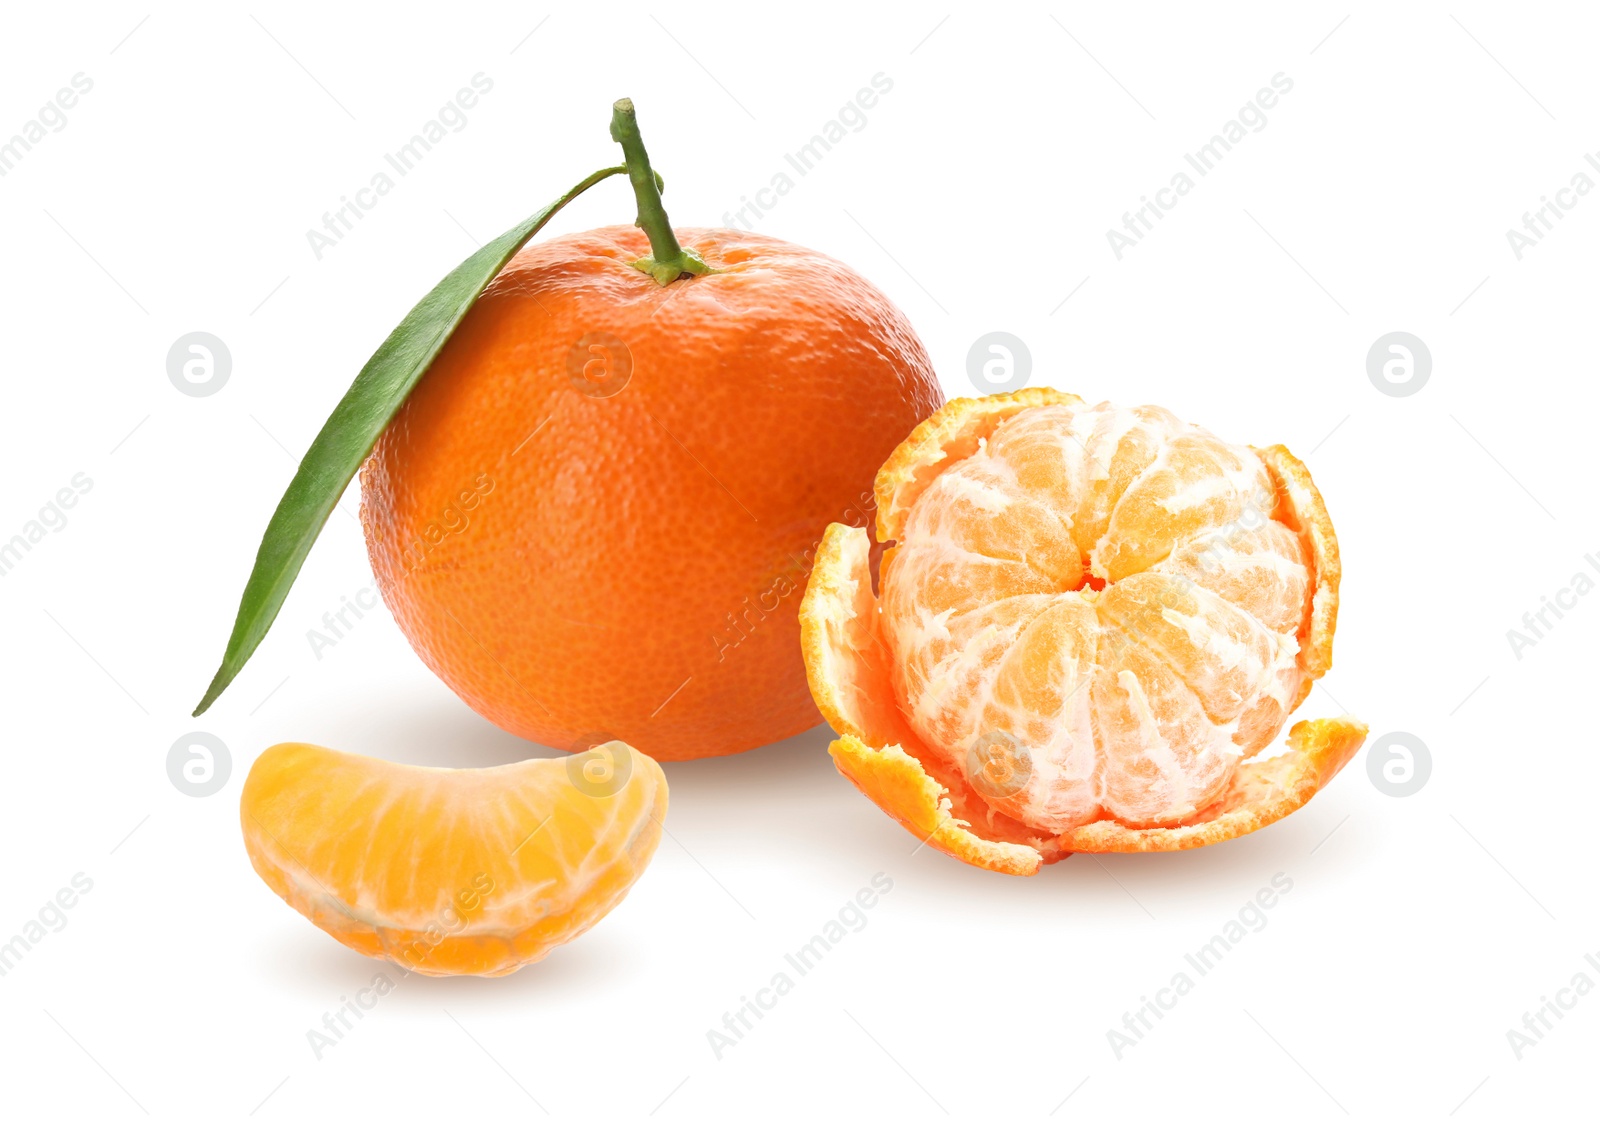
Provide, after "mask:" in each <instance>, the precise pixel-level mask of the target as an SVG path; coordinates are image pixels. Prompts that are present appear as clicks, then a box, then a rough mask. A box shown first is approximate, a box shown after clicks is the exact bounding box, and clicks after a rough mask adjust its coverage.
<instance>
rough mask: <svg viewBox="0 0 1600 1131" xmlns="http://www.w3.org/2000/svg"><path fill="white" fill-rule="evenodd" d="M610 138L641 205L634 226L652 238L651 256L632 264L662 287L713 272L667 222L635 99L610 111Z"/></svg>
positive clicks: (628, 100) (620, 101) (626, 100)
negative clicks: (618, 150)
mask: <svg viewBox="0 0 1600 1131" xmlns="http://www.w3.org/2000/svg"><path fill="white" fill-rule="evenodd" d="M611 138H612V140H613V141H615V142H617V143H618V144H619V145H621V146H622V159H623V162H624V163H625V164H626V166H627V169H628V180H629V181H630V182H631V183H632V184H633V195H634V199H635V200H637V201H638V204H639V214H638V218H637V219H636V220H634V223H635V224H636V225H637V226H638V227H640V228H642V229H643V230H644V234H645V235H647V236H649V237H650V252H651V254H650V255H649V256H647V257H646V258H644V259H640V260H637V261H635V263H634V264H633V265H634V266H635V267H637V268H638V269H639V270H641V271H643V272H644V273H645V274H647V275H649V276H650V277H651V278H653V279H654V280H655V281H656V282H658V283H660V284H661V285H662V286H666V285H667V284H668V283H670V282H672V281H673V280H674V279H676V278H678V277H679V276H681V275H704V274H705V273H706V272H708V271H710V270H711V268H709V267H707V266H706V262H705V260H703V259H701V258H700V256H698V255H696V254H695V253H694V252H692V251H690V250H689V249H687V248H685V247H683V246H681V245H680V244H679V243H678V237H677V236H676V235H674V234H673V232H672V223H671V222H670V221H669V220H668V219H667V210H666V209H665V208H664V207H662V204H661V192H660V189H659V188H658V187H657V184H658V178H657V177H656V175H655V173H654V172H653V171H652V170H651V168H650V155H649V154H648V153H646V152H645V148H644V138H643V137H642V136H640V134H639V119H638V117H637V116H636V115H635V114H634V110H633V99H631V98H619V99H617V101H616V102H615V103H614V104H613V105H612V107H611Z"/></svg>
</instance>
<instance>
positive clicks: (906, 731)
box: [800, 523, 1064, 875]
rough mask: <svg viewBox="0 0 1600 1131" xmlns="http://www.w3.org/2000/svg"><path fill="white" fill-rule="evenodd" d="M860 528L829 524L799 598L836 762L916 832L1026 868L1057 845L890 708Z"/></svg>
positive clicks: (974, 858)
mask: <svg viewBox="0 0 1600 1131" xmlns="http://www.w3.org/2000/svg"><path fill="white" fill-rule="evenodd" d="M870 549H871V542H870V540H869V539H868V537H867V532H866V531H865V530H863V529H860V528H858V527H852V526H845V525H844V524H842V523H834V524H832V525H830V526H829V527H828V529H827V531H826V532H825V533H824V534H823V536H822V542H821V543H820V544H819V545H818V547H817V553H816V557H815V559H814V561H813V564H812V569H811V582H810V585H809V586H808V587H807V589H806V595H805V598H804V600H803V601H802V602H801V605H800V643H801V649H802V651H803V653H804V656H805V664H806V675H807V678H808V679H809V681H810V684H811V693H812V695H813V696H814V697H815V699H816V703H817V707H818V709H819V710H821V711H822V714H823V717H825V718H826V719H827V720H828V722H829V724H830V725H831V726H832V727H833V728H834V730H836V731H837V732H838V733H839V734H840V735H841V736H842V738H841V740H840V741H838V742H835V743H833V744H832V745H831V746H830V747H829V753H830V754H832V755H833V760H834V765H835V766H837V767H838V769H839V772H840V773H842V774H844V776H845V777H847V778H849V779H850V780H851V781H852V782H854V783H855V784H856V786H857V787H858V788H859V789H860V790H861V791H862V792H863V793H865V794H866V795H867V796H868V797H869V798H871V799H872V800H873V801H874V802H876V803H877V805H878V806H879V808H881V809H883V811H884V812H886V813H888V814H889V815H890V816H892V817H894V818H895V819H896V820H897V821H899V822H900V823H901V824H902V825H903V826H905V828H906V829H908V830H909V831H910V832H911V833H912V834H913V835H914V836H916V837H917V838H918V839H919V840H925V841H927V842H928V843H929V844H932V845H933V846H934V847H935V848H938V849H939V850H940V851H941V852H945V853H948V854H949V855H951V856H954V857H955V858H956V859H958V860H964V861H966V862H967V863H969V864H976V865H978V866H979V867H983V868H990V869H992V870H996V871H1003V872H1012V873H1013V874H1017V875H1030V874H1032V873H1033V872H1036V871H1038V869H1039V865H1040V864H1041V863H1044V864H1048V863H1052V862H1054V861H1056V860H1058V859H1060V858H1061V857H1062V856H1063V855H1064V853H1062V852H1061V850H1060V849H1059V848H1057V847H1056V846H1055V844H1054V841H1053V838H1052V837H1050V836H1049V835H1047V834H1044V833H1041V832H1039V831H1037V830H1034V829H1029V828H1027V827H1025V826H1023V825H1021V824H1019V823H1018V822H1016V821H1014V820H1012V819H1011V818H1010V817H1008V816H1006V815H1005V814H1004V813H1000V812H997V811H995V810H994V809H993V808H992V807H991V806H990V805H989V804H988V802H987V800H986V799H985V798H984V796H983V795H982V794H980V793H979V792H977V791H976V790H974V789H973V787H972V786H971V785H970V784H969V783H968V782H967V780H966V778H965V776H963V774H962V773H961V771H960V770H959V769H958V768H957V767H953V766H947V765H942V764H940V763H939V762H938V761H937V760H936V759H935V758H934V757H933V755H932V754H931V753H930V752H929V751H928V748H927V747H926V746H925V745H924V744H923V743H922V741H921V740H920V739H919V738H918V737H917V736H916V734H915V732H913V731H912V730H911V728H910V727H909V726H907V725H906V723H905V720H904V719H903V718H902V717H901V716H900V714H899V712H898V710H897V709H896V708H895V701H894V689H893V686H892V684H891V682H890V679H889V660H888V653H887V651H886V650H885V648H884V645H883V640H882V636H881V634H880V631H879V622H878V602H877V598H876V597H875V596H874V595H873V592H872V575H871V570H870V566H869V551H870Z"/></svg>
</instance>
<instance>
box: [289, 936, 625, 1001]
mask: <svg viewBox="0 0 1600 1131" xmlns="http://www.w3.org/2000/svg"><path fill="white" fill-rule="evenodd" d="M295 926H296V928H297V929H296V930H295V931H294V932H293V934H292V937H286V938H285V939H284V941H283V943H282V945H280V946H277V947H275V948H274V949H273V950H272V951H271V952H270V957H267V958H265V959H264V960H263V962H264V964H265V965H266V966H268V967H269V969H268V971H267V973H269V974H270V976H271V977H272V980H273V982H274V983H275V984H279V985H293V986H294V988H295V991H296V992H297V993H303V994H305V995H307V998H308V1000H311V1001H314V1002H315V1001H326V1002H335V1001H338V1000H339V999H340V996H341V995H344V996H346V997H348V996H352V995H354V994H355V992H356V991H358V990H362V989H365V988H367V987H369V986H372V985H373V984H374V980H375V979H376V978H378V976H379V975H384V976H386V977H388V978H389V979H390V981H391V982H393V983H394V989H393V990H392V991H391V993H392V994H393V995H394V996H393V997H390V996H389V995H387V994H386V995H384V996H385V997H386V998H388V999H389V1000H391V1001H396V1002H410V1003H412V1007H413V1008H434V1007H438V1006H444V1007H445V1008H449V1007H450V1006H452V1005H455V1004H458V1003H459V1004H467V1003H470V1002H474V1001H481V1000H486V999H489V998H493V999H494V1000H496V1001H504V1000H505V999H506V997H507V996H510V997H512V998H515V997H518V996H526V997H528V998H530V999H537V1000H538V1001H540V1002H544V1003H548V1004H560V1003H564V1002H567V1001H569V1000H570V1001H574V1002H582V1001H592V1000H593V998H594V997H595V995H596V994H597V993H604V992H606V987H608V986H611V985H614V984H615V982H616V979H617V971H618V970H619V969H623V968H625V967H627V966H628V965H629V964H630V962H632V961H633V960H634V958H635V956H634V955H633V954H632V946H633V944H631V943H630V942H629V940H628V939H627V938H625V937H624V936H623V935H621V934H618V933H615V932H612V931H608V930H606V929H605V926H606V925H605V924H604V923H601V924H600V925H598V926H596V927H595V928H594V929H593V930H591V931H589V932H587V933H586V934H584V935H583V936H581V937H580V938H577V939H575V940H573V941H572V942H570V943H568V944H566V945H565V946H559V947H556V948H555V949H554V950H552V951H551V952H550V953H549V954H548V955H546V956H545V957H544V958H543V959H541V960H540V961H538V962H535V963H532V964H530V965H528V966H524V967H523V968H522V969H520V970H517V971H515V972H513V973H510V974H507V975H505V976H503V977H498V978H473V977H444V978H438V977H430V976H428V975H426V974H418V973H414V972H410V971H407V970H405V969H404V968H403V967H401V966H399V965H397V964H395V963H392V962H386V961H383V960H382V959H377V958H369V957H367V956H366V955H364V954H358V953H356V952H355V951H353V950H350V949H349V948H347V947H345V946H342V945H341V944H339V943H338V942H336V941H335V940H334V939H332V938H330V937H328V936H327V935H324V934H323V933H322V932H320V931H316V930H311V931H306V930H300V929H298V928H300V927H303V926H304V924H296V925H295Z"/></svg>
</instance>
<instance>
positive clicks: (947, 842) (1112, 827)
mask: <svg viewBox="0 0 1600 1131" xmlns="http://www.w3.org/2000/svg"><path fill="white" fill-rule="evenodd" d="M876 496H877V509H878V531H877V533H878V540H879V541H880V542H883V543H885V544H888V548H887V549H886V550H885V551H884V554H883V560H882V564H881V566H880V568H879V577H880V581H879V588H878V592H877V594H876V595H875V594H874V592H873V588H872V577H871V573H870V569H869V552H870V544H869V541H868V538H867V532H866V531H865V530H862V529H858V528H855V527H849V526H843V525H840V524H838V523H835V524H834V525H832V526H830V527H829V528H828V531H827V533H826V535H825V536H824V538H823V540H822V544H821V546H820V547H819V549H818V553H817V557H816V562H815V565H814V567H813V570H812V574H811V581H810V584H809V586H808V588H807V590H806V596H805V600H804V602H803V603H802V605H801V610H800V623H801V639H802V644H803V647H804V650H805V659H806V671H807V674H808V677H809V679H810V682H811V692H812V695H813V697H814V698H815V699H816V701H817V705H818V706H819V707H820V708H821V709H822V713H823V714H824V715H825V716H826V717H827V719H828V721H829V722H830V723H832V724H833V726H834V729H836V730H837V731H838V732H839V738H838V740H837V741H835V742H834V743H833V744H832V746H831V747H830V751H831V753H832V754H833V758H834V762H835V763H836V764H837V766H838V767H839V769H840V771H841V772H842V773H843V774H844V775H845V776H846V777H848V778H850V779H851V780H852V781H854V782H855V783H856V785H857V786H859V787H860V789H861V790H862V792H863V793H865V794H866V795H867V796H868V797H870V798H872V799H873V800H874V801H875V802H877V803H878V805H879V806H881V807H882V808H883V810H884V811H885V812H887V813H888V814H889V815H890V816H892V817H894V818H896V819H897V820H898V821H900V823H901V824H902V825H904V826H905V827H906V828H907V829H909V830H910V831H911V832H913V833H914V834H915V835H917V836H918V837H919V838H922V839H924V840H926V841H928V842H930V843H932V844H934V845H936V846H937V847H939V848H940V849H942V850H943V851H945V852H947V853H949V854H950V855H952V856H954V857H956V858H957V859H960V860H965V861H967V862H968V863H970V864H976V865H979V866H980V867H984V868H990V869H993V870H995V871H999V872H1011V873H1015V874H1019V875H1031V874H1032V873H1034V872H1036V871H1038V869H1039V866H1040V864H1043V863H1052V862H1054V861H1056V860H1059V859H1061V858H1062V857H1063V856H1065V855H1067V854H1069V853H1071V852H1149V851H1167V850H1171V849H1181V848H1193V847H1196V846H1198V845H1204V844H1212V843H1215V842H1217V841H1221V840H1228V839H1231V838H1233V837H1236V836H1241V835H1243V834H1244V833H1248V832H1252V831H1254V830H1255V829H1258V828H1260V827H1262V826H1263V825H1266V824H1270V823H1271V822H1273V821H1276V820H1278V819H1279V818H1281V817H1284V816H1286V815H1287V814H1289V813H1291V812H1293V811H1294V810H1296V809H1298V808H1299V807H1300V806H1302V805H1304V804H1305V803H1306V802H1307V801H1308V800H1310V798H1311V796H1312V794H1314V793H1316V791H1317V790H1318V789H1320V788H1321V787H1322V786H1324V785H1325V784H1327V782H1328V781H1329V779H1330V778H1332V777H1333V775H1334V774H1335V773H1337V772H1338V771H1339V770H1340V769H1341V768H1342V767H1343V766H1344V764H1345V763H1346V762H1348V761H1349V760H1350V758H1351V757H1352V756H1353V755H1354V754H1355V752H1356V750H1357V749H1359V748H1360V746H1361V743H1362V740H1363V739H1364V738H1365V736H1366V727H1365V726H1364V725H1363V724H1361V723H1359V722H1357V721H1355V720H1354V719H1349V718H1340V719H1316V720H1307V721H1303V722H1300V723H1297V724H1295V726H1294V727H1293V728H1292V729H1291V730H1290V732H1289V740H1288V745H1289V752H1288V753H1287V754H1285V755H1283V756H1281V757H1277V758H1272V759H1268V760H1257V761H1249V760H1248V759H1251V758H1252V756H1254V755H1256V754H1257V753H1259V752H1260V751H1261V750H1262V749H1263V748H1265V747H1266V745H1267V744H1268V743H1269V742H1271V741H1272V739H1273V738H1274V737H1275V736H1276V735H1277V734H1278V732H1279V730H1280V729H1282V727H1283V723H1284V721H1285V719H1287V718H1288V716H1289V714H1290V712H1292V711H1293V710H1294V709H1295V708H1296V707H1297V706H1299V704H1300V702H1301V701H1302V700H1303V699H1304V698H1305V696H1306V693H1307V692H1308V691H1309V690H1310V688H1311V683H1312V681H1313V680H1315V679H1316V678H1318V677H1319V676H1321V675H1323V674H1324V673H1325V672H1327V670H1328V668H1329V666H1330V664H1331V662H1332V648H1333V632H1334V621H1335V617H1336V614H1337V610H1338V603H1339V548H1338V543H1337V542H1336V541H1335V539H1334V533H1333V524H1332V523H1331V522H1330V521H1329V519H1328V514H1327V511H1326V509H1325V508H1324V507H1323V503H1322V497H1321V495H1320V494H1318V492H1317V489H1316V487H1315V486H1314V485H1313V484H1312V482H1311V476H1310V475H1309V474H1308V473H1307V471H1306V469H1305V466H1304V465H1303V464H1301V463H1300V461H1299V460H1297V459H1296V458H1295V457H1294V456H1292V455H1290V454H1289V452H1288V450H1287V449H1286V448H1283V447H1272V448H1265V449H1254V448H1246V447H1240V446H1237V445H1233V444H1226V443H1223V442H1222V441H1221V440H1218V439H1217V438H1216V437H1215V436H1213V435H1211V433H1209V432H1207V431H1205V430H1204V429H1202V428H1197V427H1195V426H1194V425H1190V424H1184V423H1183V422H1181V421H1180V420H1178V419H1177V418H1176V417H1175V416H1173V415H1172V413H1170V412H1168V411H1166V410H1165V409H1161V408H1154V407H1150V406H1144V407H1140V408H1131V409H1124V408H1116V407H1114V406H1112V405H1109V404H1100V405H1096V406H1094V407H1093V408H1091V407H1089V406H1087V405H1085V404H1084V402H1083V401H1081V400H1079V399H1078V398H1077V397H1074V396H1071V395H1069V394H1066V393H1060V392H1057V391H1055V390H1053V389H1026V390H1023V391H1022V392H1019V393H1009V394H1004V395H1000V396H992V397H985V398H982V399H979V400H965V399H963V400H954V401H951V402H950V403H949V404H947V405H945V407H944V408H942V409H941V410H939V411H938V412H937V413H935V414H934V415H933V416H932V417H930V418H929V419H928V420H926V421H924V422H923V423H922V424H920V425H919V426H918V427H917V428H916V430H915V431H914V432H912V434H911V435H910V437H909V438H908V439H907V440H906V441H905V442H904V443H903V444H901V445H900V447H899V448H898V449H896V451H895V452H894V454H893V455H892V456H891V457H890V458H889V461H888V463H886V464H885V465H884V466H883V468H882V470H880V471H879V473H878V478H877V483H876Z"/></svg>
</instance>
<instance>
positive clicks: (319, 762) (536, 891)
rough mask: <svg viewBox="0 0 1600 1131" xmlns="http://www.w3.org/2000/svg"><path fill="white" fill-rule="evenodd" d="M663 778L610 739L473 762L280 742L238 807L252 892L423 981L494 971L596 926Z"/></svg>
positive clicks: (654, 828) (641, 846)
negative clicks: (254, 879) (465, 765)
mask: <svg viewBox="0 0 1600 1131" xmlns="http://www.w3.org/2000/svg"><path fill="white" fill-rule="evenodd" d="M666 811H667V780H666V777H665V775H663V774H662V772H661V767H660V766H658V765H657V764H656V763H655V762H654V761H652V760H651V759H649V758H647V757H645V756H644V755H643V754H640V753H639V752H638V751H637V750H634V749H633V748H631V747H629V746H626V745H624V744H623V743H621V742H611V743H607V744H606V745H604V746H597V747H595V748H593V749H592V750H590V751H588V752H587V753H584V754H574V755H572V756H571V757H568V758H535V759H530V760H529V761H526V762H517V763H514V764H512V765H507V766H494V767H491V768H487V769H472V770H451V769H430V768H427V767H422V766H401V765H395V764H392V763H389V762H383V761H380V760H378V759H376V758H366V757H362V756H361V755H359V754H342V753H340V752H339V751H337V750H329V749H327V748H325V747H321V746H310V745H306V744H304V743H298V742H290V743H284V744H282V745H279V746H274V747H272V748H271V749H269V750H267V751H266V752H265V753H263V754H262V755H261V757H259V758H257V759H256V762H255V765H253V766H252V767H251V768H250V777H249V779H248V780H247V781H246V782H245V785H244V793H243V796H242V797H241V798H240V800H239V819H240V824H241V825H242V826H243V827H244V843H245V848H246V849H247V850H248V851H249V853H250V862H251V864H253V865H255V869H256V872H257V873H258V874H259V875H260V876H261V878H262V879H263V880H265V881H266V882H267V886H268V887H270V888H271V889H272V890H273V891H275V892H277V893H278V894H279V895H280V896H282V897H283V899H284V900H285V901H287V902H288V904H289V906H291V907H293V908H294V909H295V910H296V911H298V912H300V914H302V915H304V916H305V917H306V918H307V919H310V920H311V921H312V922H313V923H315V924H316V925H317V926H319V927H321V928H322V929H323V930H324V931H327V932H328V933H329V934H330V935H332V936H333V937H334V938H336V939H338V940H339V941H340V942H342V943H344V944H345V945H346V946H348V947H351V948H353V949H355V950H358V951H360V952H361V953H362V954H366V955H371V956H373V957H375V958H386V959H388V960H390V961H392V962H395V963H397V964H399V965H400V966H402V967H404V968H405V969H406V970H408V971H409V970H414V971H417V972H418V973H422V974H433V975H442V974H485V975H500V974H509V973H511V972H512V971H513V970H516V969H517V968H518V967H520V966H524V965H526V964H527V963H530V962H537V961H538V960H539V959H541V958H543V957H544V956H545V955H546V954H547V953H548V952H549V951H550V949H551V948H552V947H555V946H559V945H560V944H561V943H564V942H568V941H570V940H571V939H573V938H576V937H577V936H578V935H580V934H582V933H583V932H584V931H586V930H588V929H589V928H590V927H592V926H594V925H595V924H596V923H598V922H599V921H600V920H601V919H602V918H604V917H605V915H606V913H607V912H609V911H610V910H611V909H612V908H613V907H615V906H616V905H617V904H618V903H620V902H621V901H622V897H623V896H624V895H626V894H627V893H628V889H629V888H630V887H632V886H633V882H634V881H635V880H636V879H638V878H639V875H640V873H641V872H643V871H644V868H645V865H646V864H648V863H649V862H650V858H651V856H653V855H654V854H655V850H656V845H657V844H658V843H660V840H661V819H662V817H663V816H665V814H666Z"/></svg>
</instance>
